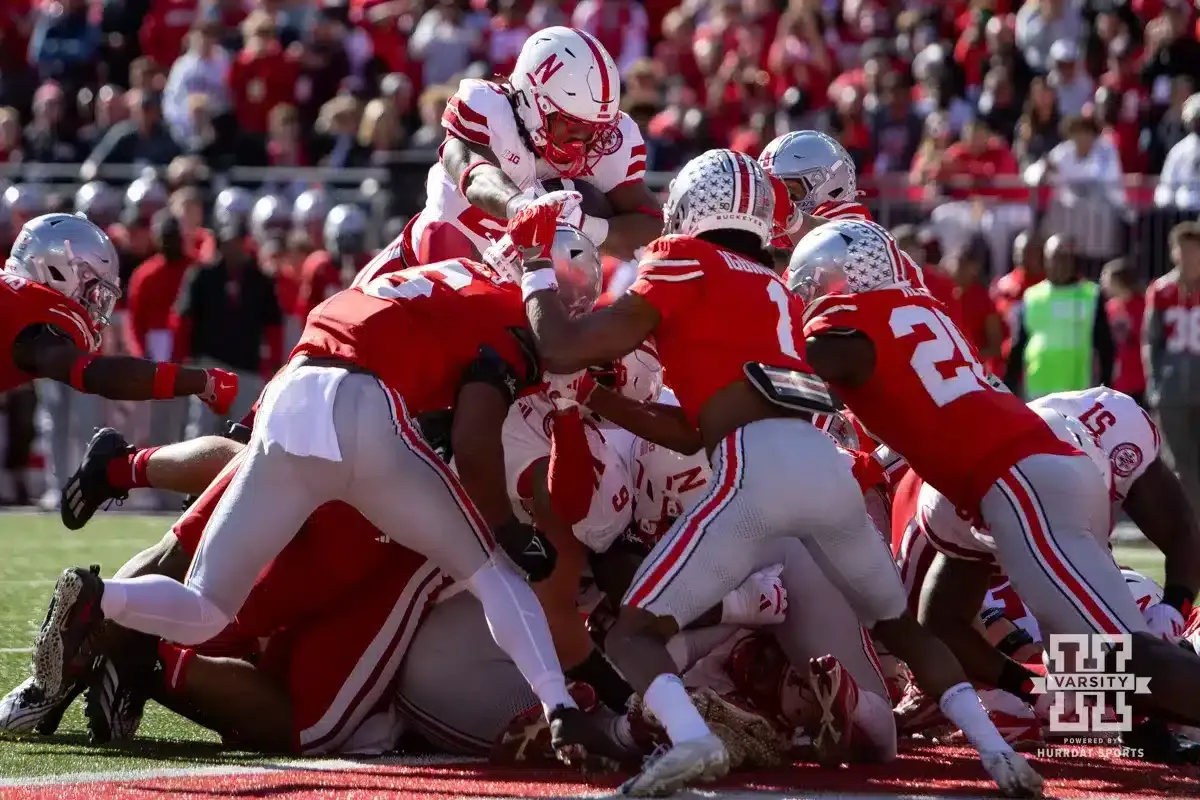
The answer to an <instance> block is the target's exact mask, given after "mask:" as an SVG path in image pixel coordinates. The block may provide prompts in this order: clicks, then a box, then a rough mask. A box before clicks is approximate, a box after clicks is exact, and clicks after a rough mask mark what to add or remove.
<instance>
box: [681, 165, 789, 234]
mask: <svg viewBox="0 0 1200 800" xmlns="http://www.w3.org/2000/svg"><path fill="white" fill-rule="evenodd" d="M774 213H775V194H774V192H773V191H772V189H771V182H770V181H769V180H768V179H767V175H766V173H765V172H763V169H762V167H761V166H760V165H759V163H758V162H757V161H755V160H754V159H752V158H751V157H750V156H748V155H746V154H745V153H735V152H734V151H732V150H709V151H708V152H707V153H704V154H702V155H700V156H697V157H696V158H693V159H692V160H691V161H689V162H687V164H684V166H683V169H681V170H680V171H679V174H678V175H676V176H675V178H674V179H673V180H672V181H671V185H670V187H669V188H668V189H667V202H666V203H665V204H664V205H663V233H664V234H672V233H678V234H683V235H685V236H695V235H696V234H698V233H704V232H705V231H714V230H739V231H749V232H750V233H753V234H755V235H756V236H758V237H759V238H760V239H761V240H762V243H763V245H764V246H766V245H767V244H768V243H769V242H770V241H771V225H772V222H773V215H774Z"/></svg>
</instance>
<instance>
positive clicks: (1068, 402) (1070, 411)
mask: <svg viewBox="0 0 1200 800" xmlns="http://www.w3.org/2000/svg"><path fill="white" fill-rule="evenodd" d="M1029 406H1030V408H1049V409H1051V410H1053V411H1057V412H1058V413H1060V414H1062V415H1064V416H1067V417H1074V418H1075V419H1077V420H1079V421H1080V422H1082V423H1083V424H1084V426H1085V427H1086V428H1087V429H1088V430H1089V431H1091V432H1092V433H1094V434H1095V435H1096V438H1097V439H1098V440H1099V441H1100V447H1101V448H1103V449H1104V452H1105V453H1107V454H1108V460H1109V462H1110V463H1111V464H1112V477H1113V494H1114V497H1113V503H1114V505H1120V504H1121V503H1122V502H1124V500H1125V497H1126V495H1128V494H1129V488H1130V487H1131V486H1133V482H1134V481H1136V480H1137V479H1138V478H1140V477H1142V474H1143V473H1145V471H1146V468H1147V467H1149V466H1150V464H1152V463H1153V462H1154V460H1155V459H1157V458H1158V456H1159V451H1160V449H1161V441H1160V439H1159V436H1158V426H1156V425H1155V424H1154V422H1152V421H1151V419H1150V417H1149V415H1148V414H1146V412H1145V410H1143V409H1142V407H1141V406H1139V405H1138V404H1137V402H1136V401H1134V399H1133V398H1132V397H1130V396H1129V395H1127V394H1122V393H1121V392H1117V391H1113V390H1112V389H1109V388H1107V387H1104V386H1098V387H1096V388H1095V389H1087V390H1085V391H1082V392H1059V393H1057V394H1051V395H1047V396H1045V397H1042V398H1039V399H1037V400H1034V401H1033V402H1032V403H1030V404H1029Z"/></svg>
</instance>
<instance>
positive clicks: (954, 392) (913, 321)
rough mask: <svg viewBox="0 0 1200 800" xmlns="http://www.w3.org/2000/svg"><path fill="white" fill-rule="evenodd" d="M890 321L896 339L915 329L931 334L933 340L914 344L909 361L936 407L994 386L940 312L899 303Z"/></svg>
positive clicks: (955, 328) (948, 320)
mask: <svg viewBox="0 0 1200 800" xmlns="http://www.w3.org/2000/svg"><path fill="white" fill-rule="evenodd" d="M889 323H890V324H891V326H892V335H893V336H895V337H896V338H897V339H902V338H904V337H905V336H909V335H911V334H912V333H914V332H915V331H916V330H917V329H918V328H925V329H926V330H927V331H929V332H930V333H931V334H933V338H932V339H926V340H925V341H923V342H921V343H920V344H918V345H917V346H916V348H915V349H914V350H913V354H912V359H911V361H910V362H909V363H910V364H911V365H912V368H913V371H914V372H916V373H917V377H918V378H920V379H921V385H922V386H924V387H925V391H927V392H929V396H930V397H931V398H933V402H934V403H935V404H936V405H937V407H938V408H941V407H942V406H946V405H949V404H950V403H953V402H954V401H955V400H957V399H958V398H960V397H962V396H963V395H967V394H970V393H971V392H978V391H981V390H983V389H989V388H996V386H995V384H994V383H993V382H992V381H991V380H990V379H989V377H988V374H987V371H986V370H984V368H983V365H982V364H980V363H979V361H978V360H976V358H975V354H974V352H973V351H972V350H971V346H970V345H969V344H967V343H966V341H965V340H964V339H963V338H962V333H960V332H959V330H958V327H957V326H956V325H955V324H954V323H953V322H952V321H951V320H950V318H949V317H947V316H946V315H945V314H943V313H942V312H941V311H938V310H937V309H935V308H927V307H925V306H900V307H899V308H897V309H895V310H894V311H892V316H891V319H890V320H889ZM951 365H953V366H954V372H953V373H952V374H950V375H949V376H947V375H946V371H947V370H946V368H948V367H950V366H951Z"/></svg>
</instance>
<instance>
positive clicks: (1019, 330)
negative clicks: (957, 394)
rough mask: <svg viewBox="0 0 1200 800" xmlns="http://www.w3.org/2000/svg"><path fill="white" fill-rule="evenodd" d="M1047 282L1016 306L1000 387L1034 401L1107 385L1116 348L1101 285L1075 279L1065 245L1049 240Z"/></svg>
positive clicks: (1059, 240)
mask: <svg viewBox="0 0 1200 800" xmlns="http://www.w3.org/2000/svg"><path fill="white" fill-rule="evenodd" d="M1045 262H1046V280H1044V281H1042V282H1041V283H1038V284H1036V285H1034V286H1031V287H1029V289H1028V290H1026V292H1025V295H1024V297H1023V298H1022V299H1021V304H1020V305H1019V306H1018V307H1017V311H1016V314H1015V318H1014V322H1013V327H1014V331H1013V345H1012V350H1011V351H1010V352H1009V355H1008V372H1007V374H1006V376H1005V382H1006V383H1007V384H1008V387H1009V388H1010V389H1012V391H1013V392H1014V393H1015V394H1018V395H1021V396H1023V397H1024V398H1025V399H1026V400H1036V399H1037V398H1039V397H1044V396H1045V395H1048V394H1053V393H1055V392H1072V391H1079V390H1080V389H1087V388H1090V387H1092V386H1096V385H1097V384H1104V385H1109V384H1110V383H1111V382H1112V375H1113V361H1114V358H1115V353H1116V347H1115V345H1114V344H1113V335H1112V329H1111V328H1110V327H1109V324H1108V315H1107V314H1106V313H1105V312H1104V295H1103V293H1102V292H1101V291H1100V286H1099V285H1098V284H1096V283H1095V282H1094V281H1089V280H1087V279H1085V278H1084V277H1083V276H1082V275H1080V274H1079V269H1078V267H1077V265H1076V262H1075V254H1074V252H1072V250H1071V244H1070V242H1069V241H1068V240H1067V239H1065V238H1064V237H1061V236H1051V237H1050V238H1049V239H1047V240H1046V246H1045Z"/></svg>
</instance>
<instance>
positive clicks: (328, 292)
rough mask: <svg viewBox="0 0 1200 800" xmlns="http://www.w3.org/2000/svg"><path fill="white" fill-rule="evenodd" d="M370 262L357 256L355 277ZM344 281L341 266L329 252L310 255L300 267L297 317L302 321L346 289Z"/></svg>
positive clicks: (364, 257)
mask: <svg viewBox="0 0 1200 800" xmlns="http://www.w3.org/2000/svg"><path fill="white" fill-rule="evenodd" d="M370 261H371V257H370V256H366V255H364V256H356V257H355V259H354V267H355V269H354V272H355V276H357V274H358V272H359V271H360V270H362V268H363V267H365V266H367V264H368V263H370ZM352 278H353V276H352ZM342 281H343V278H342V267H341V264H339V263H335V262H334V260H333V257H332V256H331V255H329V251H328V250H318V251H316V252H315V253H310V254H309V255H308V257H307V258H305V259H304V263H303V264H302V265H301V266H300V290H299V292H298V293H297V296H296V310H295V314H296V316H297V317H300V318H301V319H305V318H307V317H308V315H309V314H310V313H311V312H312V310H313V309H314V308H316V307H317V306H319V305H320V304H321V303H323V302H325V301H326V300H328V299H329V298H331V297H333V296H334V295H335V294H337V293H338V292H340V291H341V290H342V289H345V288H346V287H345V285H343V283H342Z"/></svg>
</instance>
